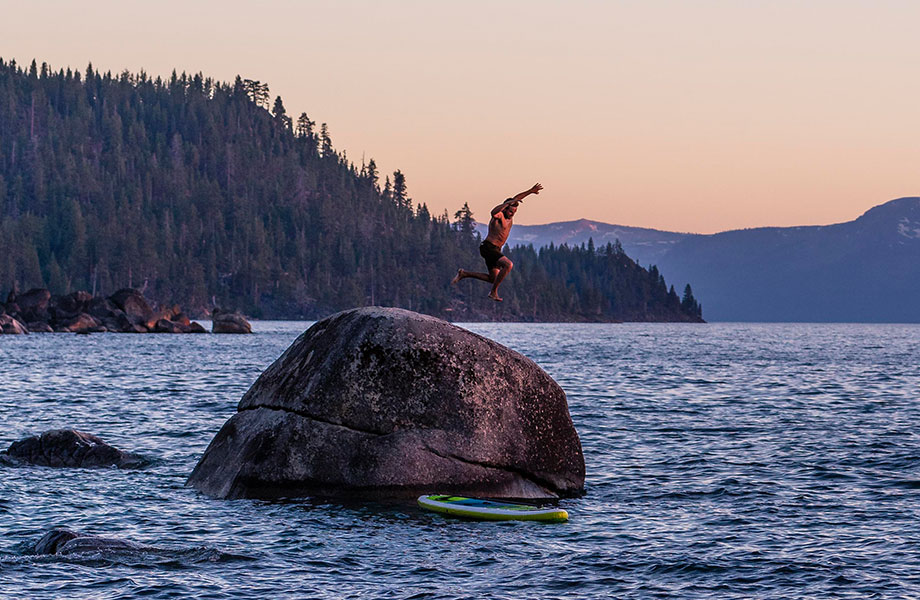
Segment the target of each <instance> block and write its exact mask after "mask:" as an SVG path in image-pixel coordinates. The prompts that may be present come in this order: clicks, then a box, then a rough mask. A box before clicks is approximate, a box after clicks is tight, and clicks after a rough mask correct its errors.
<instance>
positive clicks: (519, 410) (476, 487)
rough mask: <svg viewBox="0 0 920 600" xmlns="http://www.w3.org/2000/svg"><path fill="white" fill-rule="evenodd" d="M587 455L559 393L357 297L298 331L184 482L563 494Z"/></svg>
mask: <svg viewBox="0 0 920 600" xmlns="http://www.w3.org/2000/svg"><path fill="white" fill-rule="evenodd" d="M584 475H585V463H584V456H583V454H582V449H581V442H580V441H579V439H578V434H577V433H576V431H575V427H574V425H573V423H572V419H571V417H570V415H569V410H568V404H567V402H566V397H565V393H564V392H563V391H562V389H561V388H560V387H559V385H558V384H556V382H555V381H553V380H552V378H550V377H549V375H547V374H546V373H545V372H544V371H543V370H542V369H540V367H538V366H537V365H536V364H535V363H534V362H533V361H531V360H530V359H528V358H526V357H524V356H522V355H520V354H518V353H517V352H514V351H513V350H510V349H508V348H506V347H504V346H502V345H500V344H498V343H496V342H493V341H491V340H489V339H487V338H484V337H482V336H479V335H476V334H474V333H472V332H469V331H467V330H465V329H461V328H460V327H457V326H454V325H451V324H450V323H447V322H445V321H442V320H440V319H436V318H433V317H429V316H425V315H420V314H417V313H413V312H410V311H406V310H401V309H395V308H379V307H370V308H361V309H354V310H350V311H346V312H342V313H339V314H336V315H333V316H331V317H329V318H327V319H324V320H322V321H320V322H318V323H316V324H315V325H313V326H312V327H311V328H310V329H309V330H307V331H306V332H304V333H303V334H302V335H301V336H300V337H299V338H298V339H297V340H296V341H295V342H294V343H293V344H292V345H291V346H290V347H289V348H288V349H287V351H285V352H284V354H283V355H282V356H281V357H280V358H279V359H278V360H276V361H275V363H274V364H272V365H271V366H270V367H268V369H266V370H265V372H263V373H262V375H261V376H260V377H259V379H258V380H257V381H256V382H255V383H254V384H253V386H252V387H251V388H250V389H249V391H248V392H246V394H245V395H244V396H243V398H242V400H241V401H240V403H239V406H238V412H237V414H236V415H234V416H233V417H231V418H230V420H229V421H227V423H225V424H224V426H223V427H222V428H221V430H220V431H219V432H218V433H217V435H216V436H215V438H214V439H213V440H212V442H211V444H210V445H209V446H208V448H207V450H206V451H205V453H204V455H203V456H202V458H201V460H200V461H199V463H198V465H197V466H196V467H195V470H194V471H193V473H192V475H191V477H190V478H189V481H188V483H189V485H192V486H194V487H195V488H197V489H199V490H201V491H202V492H204V493H206V494H209V495H211V496H215V497H220V498H240V497H256V498H259V497H261V498H270V497H280V496H304V495H334V494H343V493H348V494H354V493H360V494H362V495H372V496H402V497H408V496H412V495H416V494H419V493H426V492H428V493H435V492H438V493H441V492H443V493H458V494H466V495H478V496H489V497H495V498H558V497H563V496H574V495H578V494H580V493H582V492H583V488H584Z"/></svg>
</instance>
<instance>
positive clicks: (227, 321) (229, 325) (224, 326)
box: [211, 308, 252, 333]
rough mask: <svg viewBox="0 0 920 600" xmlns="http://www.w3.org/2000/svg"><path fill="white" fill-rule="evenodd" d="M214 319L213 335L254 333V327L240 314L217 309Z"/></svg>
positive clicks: (213, 315)
mask: <svg viewBox="0 0 920 600" xmlns="http://www.w3.org/2000/svg"><path fill="white" fill-rule="evenodd" d="M212 318H213V319H214V322H213V324H212V325H211V331H212V332H213V333H252V325H250V324H249V321H247V320H246V319H245V318H244V317H243V315H241V314H240V313H237V312H227V311H223V310H220V309H218V308H215V309H214V313H213V314H212Z"/></svg>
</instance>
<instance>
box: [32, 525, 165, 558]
mask: <svg viewBox="0 0 920 600" xmlns="http://www.w3.org/2000/svg"><path fill="white" fill-rule="evenodd" d="M147 548H148V547H147V546H142V545H141V544H135V543H134V542H129V541H128V540H123V539H121V538H110V537H101V536H98V535H88V534H85V533H80V532H78V531H72V530H70V529H66V528H64V527H55V528H54V529H52V530H50V531H49V532H48V533H46V534H45V535H43V536H42V538H41V539H40V540H38V542H37V543H36V544H35V547H34V548H33V553H34V554H60V555H67V554H76V553H78V552H100V551H103V550H134V551H142V550H145V549H147Z"/></svg>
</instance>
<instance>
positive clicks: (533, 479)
mask: <svg viewBox="0 0 920 600" xmlns="http://www.w3.org/2000/svg"><path fill="white" fill-rule="evenodd" d="M425 450H427V451H428V452H431V453H432V454H434V455H435V456H440V457H441V458H444V459H447V460H458V461H460V462H462V463H465V464H468V465H474V466H477V467H482V468H484V469H494V470H496V471H505V472H507V473H514V474H515V475H517V476H519V477H521V478H523V479H526V480H527V481H529V482H530V483H532V484H534V485H535V486H537V487H539V488H541V489H543V490H544V491H546V492H550V493H552V494H554V495H555V494H558V493H559V491H558V490H557V489H556V486H555V485H553V484H552V483H550V482H549V481H546V480H545V479H541V478H539V477H537V476H536V475H534V474H533V473H528V472H526V471H522V470H521V469H517V468H515V467H512V466H508V465H496V464H490V463H487V462H482V461H477V460H472V459H469V458H466V457H463V456H458V455H456V454H450V453H443V452H438V451H437V450H435V449H434V448H432V447H431V446H428V445H425Z"/></svg>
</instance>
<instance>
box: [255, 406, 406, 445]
mask: <svg viewBox="0 0 920 600" xmlns="http://www.w3.org/2000/svg"><path fill="white" fill-rule="evenodd" d="M257 408H264V409H265V410H276V411H280V412H285V413H290V414H292V415H297V416H300V417H304V418H306V419H310V420H311V421H316V422H317V423H325V424H326V425H335V426H336V427H341V428H342V429H348V430H349V431H354V432H356V433H363V434H366V435H373V436H377V437H383V436H385V435H390V433H393V432H389V433H385V432H382V431H374V430H373V429H363V428H361V427H354V426H352V425H345V424H344V423H337V422H336V421H332V420H330V419H323V418H322V417H318V416H316V415H313V414H310V413H308V412H306V411H304V410H296V409H293V408H287V407H283V406H266V405H264V404H254V405H252V406H246V407H244V408H241V409H239V411H238V412H243V411H246V410H255V409H257Z"/></svg>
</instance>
